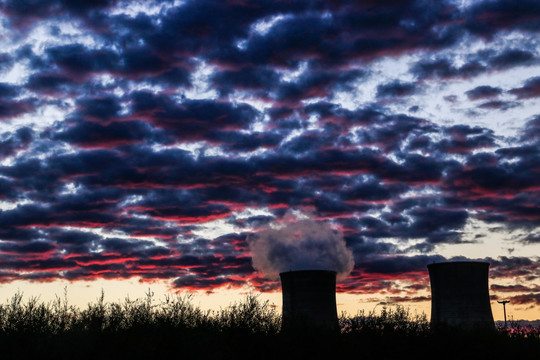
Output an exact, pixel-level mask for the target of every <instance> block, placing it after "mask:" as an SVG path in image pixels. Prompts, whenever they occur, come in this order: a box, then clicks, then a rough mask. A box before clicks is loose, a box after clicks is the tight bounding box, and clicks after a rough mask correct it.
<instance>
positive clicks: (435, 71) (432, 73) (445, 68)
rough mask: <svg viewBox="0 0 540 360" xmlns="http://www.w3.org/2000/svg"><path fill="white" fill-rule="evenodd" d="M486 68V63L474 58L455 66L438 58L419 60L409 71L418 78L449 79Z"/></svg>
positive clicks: (473, 74) (474, 74)
mask: <svg viewBox="0 0 540 360" xmlns="http://www.w3.org/2000/svg"><path fill="white" fill-rule="evenodd" d="M487 69H488V68H487V66H486V65H484V64H482V63H480V62H479V61H476V60H473V61H471V62H468V63H466V64H464V65H462V66H459V67H457V66H455V65H454V64H453V63H452V61H450V60H449V59H445V58H440V59H436V60H420V61H419V62H418V63H416V64H415V65H414V66H413V67H412V68H411V72H412V73H413V74H414V75H416V76H417V77H418V78H419V79H430V78H439V79H450V78H470V77H473V76H477V75H480V74H482V73H484V72H485V71H486V70H487Z"/></svg>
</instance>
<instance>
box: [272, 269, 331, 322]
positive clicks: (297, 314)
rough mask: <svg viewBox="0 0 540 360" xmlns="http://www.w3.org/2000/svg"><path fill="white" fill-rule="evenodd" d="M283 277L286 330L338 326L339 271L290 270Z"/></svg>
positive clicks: (283, 317) (282, 274) (281, 276)
mask: <svg viewBox="0 0 540 360" xmlns="http://www.w3.org/2000/svg"><path fill="white" fill-rule="evenodd" d="M280 278H281V288H282V293H283V315H282V320H283V325H282V329H283V330H295V329H296V330H298V329H305V328H309V329H312V328H319V329H337V328H338V317H337V308H336V272H335V271H327V270H301V271H289V272H283V273H281V274H280Z"/></svg>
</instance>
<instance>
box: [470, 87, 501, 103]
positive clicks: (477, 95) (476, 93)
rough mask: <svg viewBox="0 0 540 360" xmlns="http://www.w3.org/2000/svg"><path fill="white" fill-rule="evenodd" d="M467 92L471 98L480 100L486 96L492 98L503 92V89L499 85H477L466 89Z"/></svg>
mask: <svg viewBox="0 0 540 360" xmlns="http://www.w3.org/2000/svg"><path fill="white" fill-rule="evenodd" d="M465 94H466V95H467V97H468V98H469V100H480V99H485V98H492V97H496V96H498V95H500V94H502V89H501V88H498V87H493V86H488V85H483V86H477V87H475V88H474V89H471V90H469V91H466V92H465Z"/></svg>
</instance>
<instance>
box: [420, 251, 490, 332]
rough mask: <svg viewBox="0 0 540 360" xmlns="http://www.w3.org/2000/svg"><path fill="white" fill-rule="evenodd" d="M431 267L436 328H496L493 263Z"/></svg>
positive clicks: (432, 301)
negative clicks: (490, 284)
mask: <svg viewBox="0 0 540 360" xmlns="http://www.w3.org/2000/svg"><path fill="white" fill-rule="evenodd" d="M427 267H428V271H429V278H430V282H431V326H432V328H434V329H437V328H442V327H453V328H460V329H468V330H487V329H489V330H492V329H494V328H495V323H494V321H493V314H492V312H491V305H490V302H489V288H488V270H489V263H486V262H477V261H460V262H443V263H435V264H430V265H428V266H427Z"/></svg>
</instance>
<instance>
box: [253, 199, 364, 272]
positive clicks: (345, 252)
mask: <svg viewBox="0 0 540 360" xmlns="http://www.w3.org/2000/svg"><path fill="white" fill-rule="evenodd" d="M248 242H249V246H250V248H251V253H252V259H253V267H254V268H255V269H257V270H258V271H261V272H262V273H263V274H264V275H265V276H266V277H268V278H270V279H278V278H279V273H281V272H285V271H296V270H332V271H335V272H337V277H338V279H343V278H345V277H347V275H349V273H350V272H351V271H352V269H353V267H354V259H353V255H352V251H351V250H350V249H349V248H347V246H346V244H345V239H344V238H343V233H342V232H341V231H339V230H337V229H333V228H332V227H331V226H330V224H328V223H325V222H320V221H315V220H313V219H312V218H311V217H310V216H307V215H306V214H300V215H298V216H296V215H295V212H294V211H291V210H289V211H287V213H286V214H285V215H284V216H283V218H282V219H281V220H280V221H275V222H274V223H272V224H271V225H270V228H268V229H265V230H262V231H259V232H258V233H256V234H252V235H250V236H249V237H248Z"/></svg>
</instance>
